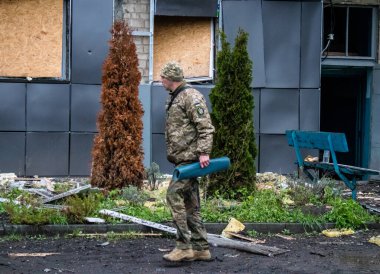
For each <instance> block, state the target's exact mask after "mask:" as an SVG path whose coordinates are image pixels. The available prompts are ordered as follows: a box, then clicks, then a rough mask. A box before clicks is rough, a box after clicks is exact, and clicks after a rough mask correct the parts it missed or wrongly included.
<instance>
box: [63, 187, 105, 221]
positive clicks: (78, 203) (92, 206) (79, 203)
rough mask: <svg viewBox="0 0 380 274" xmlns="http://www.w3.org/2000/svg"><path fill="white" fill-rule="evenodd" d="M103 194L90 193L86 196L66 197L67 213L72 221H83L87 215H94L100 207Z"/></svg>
mask: <svg viewBox="0 0 380 274" xmlns="http://www.w3.org/2000/svg"><path fill="white" fill-rule="evenodd" d="M101 198H102V196H101V194H98V193H90V194H88V195H86V196H83V197H82V196H78V195H75V196H71V197H68V198H67V199H66V203H65V204H66V205H67V206H68V207H67V210H66V215H67V218H68V220H69V222H70V223H83V221H84V218H85V217H90V216H93V215H94V214H95V213H96V212H97V209H98V206H99V204H100V200H101Z"/></svg>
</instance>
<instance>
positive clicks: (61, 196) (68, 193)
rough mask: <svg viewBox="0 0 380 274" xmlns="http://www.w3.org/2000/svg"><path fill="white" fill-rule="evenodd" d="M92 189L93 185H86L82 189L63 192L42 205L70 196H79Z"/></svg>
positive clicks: (46, 200)
mask: <svg viewBox="0 0 380 274" xmlns="http://www.w3.org/2000/svg"><path fill="white" fill-rule="evenodd" d="M90 188H91V185H84V186H82V187H78V188H75V189H72V190H69V191H66V192H63V193H61V194H58V195H55V196H53V197H50V198H47V199H45V200H44V201H43V202H42V203H44V204H46V203H49V202H52V201H55V200H59V199H62V198H65V197H67V196H70V195H74V194H78V193H80V192H82V191H85V190H88V189H90Z"/></svg>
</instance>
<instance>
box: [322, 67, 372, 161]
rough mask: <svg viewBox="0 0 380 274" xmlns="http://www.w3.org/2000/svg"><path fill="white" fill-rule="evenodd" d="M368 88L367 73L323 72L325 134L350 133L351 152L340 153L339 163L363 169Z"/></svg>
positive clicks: (347, 135)
mask: <svg viewBox="0 0 380 274" xmlns="http://www.w3.org/2000/svg"><path fill="white" fill-rule="evenodd" d="M366 89H367V72H366V70H359V69H358V70H354V69H334V70H324V71H322V78H321V106H320V108H321V121H320V129H321V131H330V132H342V133H345V134H346V138H347V144H348V149H349V152H347V153H337V158H338V163H340V164H346V165H354V166H363V163H364V162H366V160H365V159H363V155H364V153H365V151H364V142H365V140H364V136H366V134H364V132H363V129H365V128H366V126H365V122H366V121H365V116H366V115H365V113H366V109H365V108H366V102H365V94H366Z"/></svg>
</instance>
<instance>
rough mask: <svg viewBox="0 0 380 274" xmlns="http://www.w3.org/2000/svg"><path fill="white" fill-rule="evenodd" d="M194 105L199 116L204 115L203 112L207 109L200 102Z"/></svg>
mask: <svg viewBox="0 0 380 274" xmlns="http://www.w3.org/2000/svg"><path fill="white" fill-rule="evenodd" d="M194 106H195V109H196V110H197V113H198V115H199V116H203V114H205V110H204V108H203V107H202V105H201V104H200V103H196V104H195V105H194Z"/></svg>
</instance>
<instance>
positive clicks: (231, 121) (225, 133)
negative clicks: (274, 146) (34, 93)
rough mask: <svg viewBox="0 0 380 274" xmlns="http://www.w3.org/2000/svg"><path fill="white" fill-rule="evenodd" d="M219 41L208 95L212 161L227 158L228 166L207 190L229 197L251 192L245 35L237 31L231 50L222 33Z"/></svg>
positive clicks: (252, 150) (254, 151)
mask: <svg viewBox="0 0 380 274" xmlns="http://www.w3.org/2000/svg"><path fill="white" fill-rule="evenodd" d="M221 41H222V48H221V51H219V52H218V56H217V61H216V67H217V75H216V83H215V87H214V88H213V89H212V90H211V94H210V100H211V104H212V113H211V118H212V121H213V125H214V126H215V134H214V142H213V150H212V157H221V156H228V157H229V158H230V159H231V163H232V165H231V167H230V169H229V170H227V171H225V172H221V173H217V174H215V175H212V176H211V178H210V184H209V186H208V191H209V192H210V194H211V195H213V194H215V193H216V192H217V191H218V190H219V191H220V193H226V192H227V193H228V194H229V195H231V194H238V193H236V191H235V190H237V189H240V188H242V187H246V188H248V189H254V185H255V176H256V170H255V164H254V161H255V158H256V154H257V149H256V145H255V135H254V126H253V109H254V100H253V95H252V90H251V87H250V85H251V81H252V61H251V60H250V59H249V55H248V50H247V44H248V34H247V33H246V32H244V31H242V30H241V29H240V30H239V32H238V35H237V37H236V39H235V46H234V48H233V49H232V50H231V47H230V44H229V43H228V42H227V40H226V35H225V34H224V33H223V32H222V33H221ZM230 190H232V191H230ZM237 196H239V195H237Z"/></svg>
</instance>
